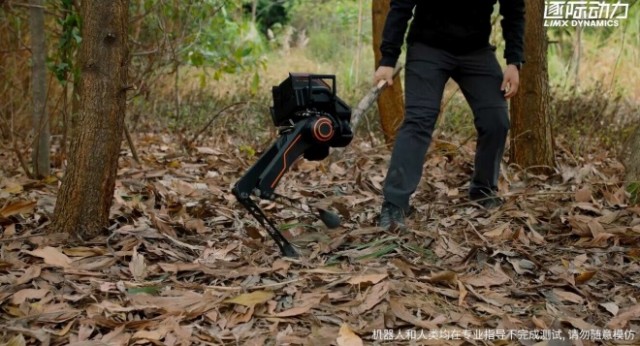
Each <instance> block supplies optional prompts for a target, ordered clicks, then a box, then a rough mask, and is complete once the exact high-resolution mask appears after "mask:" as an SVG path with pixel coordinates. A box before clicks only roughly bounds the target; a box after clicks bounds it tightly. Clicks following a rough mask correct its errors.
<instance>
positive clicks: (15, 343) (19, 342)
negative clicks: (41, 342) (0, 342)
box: [4, 334, 27, 346]
mask: <svg viewBox="0 0 640 346" xmlns="http://www.w3.org/2000/svg"><path fill="white" fill-rule="evenodd" d="M26 345H27V341H26V340H25V339H24V336H22V334H18V335H16V336H14V337H12V338H11V339H9V341H7V342H6V343H5V344H4V346H26Z"/></svg>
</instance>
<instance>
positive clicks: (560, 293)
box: [553, 288, 584, 304]
mask: <svg viewBox="0 0 640 346" xmlns="http://www.w3.org/2000/svg"><path fill="white" fill-rule="evenodd" d="M553 294H555V295H556V296H557V297H558V298H560V300H563V301H566V302H570V303H575V304H582V302H583V301H584V299H583V298H582V297H580V296H579V295H577V294H575V293H571V292H567V291H564V290H561V289H557V288H556V289H553Z"/></svg>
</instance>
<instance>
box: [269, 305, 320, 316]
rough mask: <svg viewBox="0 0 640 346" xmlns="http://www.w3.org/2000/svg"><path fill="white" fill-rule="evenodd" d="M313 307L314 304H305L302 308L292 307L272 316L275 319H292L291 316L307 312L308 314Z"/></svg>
mask: <svg viewBox="0 0 640 346" xmlns="http://www.w3.org/2000/svg"><path fill="white" fill-rule="evenodd" d="M314 305H315V304H306V305H303V306H296V307H293V308H291V309H288V310H284V311H281V312H278V313H277V314H275V315H273V316H275V317H293V316H298V315H302V314H306V313H307V312H309V310H311V308H313V306H314Z"/></svg>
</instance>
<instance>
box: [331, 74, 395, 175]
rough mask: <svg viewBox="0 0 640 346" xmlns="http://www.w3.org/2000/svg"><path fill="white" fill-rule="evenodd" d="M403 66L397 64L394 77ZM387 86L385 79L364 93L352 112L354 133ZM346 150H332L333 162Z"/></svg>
mask: <svg viewBox="0 0 640 346" xmlns="http://www.w3.org/2000/svg"><path fill="white" fill-rule="evenodd" d="M402 68H403V66H402V65H398V66H396V68H395V70H394V71H393V78H396V76H398V74H400V71H402ZM386 87H387V82H386V81H384V80H382V81H380V82H379V83H378V84H377V85H375V86H373V87H372V88H371V89H369V92H367V94H366V95H364V97H363V98H362V99H361V100H360V102H358V105H357V106H356V108H354V109H353V111H352V112H351V130H352V131H353V133H354V134H355V133H356V131H357V130H358V125H360V120H361V119H362V116H363V115H364V114H365V113H366V112H367V110H368V109H369V108H370V107H371V105H372V104H373V103H374V102H375V101H376V100H377V99H378V97H379V96H380V94H381V93H382V92H383V91H384V89H385V88H386ZM344 150H345V148H335V149H334V150H333V151H332V152H331V155H330V156H329V161H331V162H333V161H334V160H335V159H336V158H337V157H338V156H339V155H341V154H342V152H344Z"/></svg>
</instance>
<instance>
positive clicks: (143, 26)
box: [130, 0, 265, 78]
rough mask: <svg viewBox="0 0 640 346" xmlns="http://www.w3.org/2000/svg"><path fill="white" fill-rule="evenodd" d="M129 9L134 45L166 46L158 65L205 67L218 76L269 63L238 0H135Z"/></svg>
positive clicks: (253, 27)
mask: <svg viewBox="0 0 640 346" xmlns="http://www.w3.org/2000/svg"><path fill="white" fill-rule="evenodd" d="M130 12H131V13H132V17H133V18H134V20H133V25H132V28H131V29H132V31H134V32H137V33H139V34H138V36H137V37H136V36H134V40H133V42H134V45H135V46H140V49H143V50H145V49H147V50H149V49H152V47H160V48H161V49H162V50H163V51H162V55H163V56H162V59H161V62H158V61H157V59H156V60H155V61H154V63H155V64H163V63H164V64H165V65H169V66H170V65H176V64H178V65H182V64H188V65H191V66H195V67H203V68H207V69H209V70H210V71H213V74H214V77H215V78H219V77H220V75H221V74H223V73H238V72H242V71H251V70H253V69H255V68H259V67H261V66H263V65H264V59H263V54H264V52H265V43H264V40H263V38H262V36H261V35H260V33H259V32H258V30H257V29H256V28H255V25H253V23H251V21H250V20H249V19H247V18H246V17H245V16H244V15H243V12H242V4H241V3H238V2H236V1H227V0H202V1H184V2H183V1H175V0H174V1H161V0H145V1H144V2H143V3H142V6H141V5H140V4H139V3H137V2H131V8H130Z"/></svg>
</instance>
